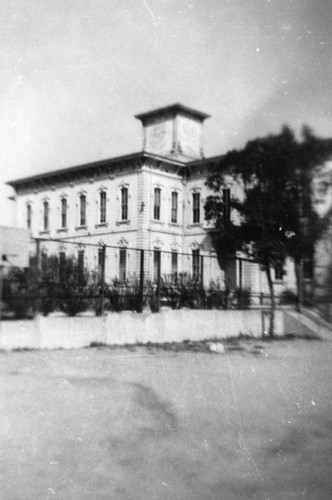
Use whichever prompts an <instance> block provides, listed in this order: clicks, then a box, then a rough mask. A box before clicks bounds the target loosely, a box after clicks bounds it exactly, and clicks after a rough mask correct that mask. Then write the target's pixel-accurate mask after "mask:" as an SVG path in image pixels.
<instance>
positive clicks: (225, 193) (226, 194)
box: [222, 188, 231, 221]
mask: <svg viewBox="0 0 332 500" xmlns="http://www.w3.org/2000/svg"><path fill="white" fill-rule="evenodd" d="M222 201H223V215H224V219H225V220H226V221H229V219H230V215H231V207H230V201H231V190H230V189H229V188H225V189H223V190H222Z"/></svg>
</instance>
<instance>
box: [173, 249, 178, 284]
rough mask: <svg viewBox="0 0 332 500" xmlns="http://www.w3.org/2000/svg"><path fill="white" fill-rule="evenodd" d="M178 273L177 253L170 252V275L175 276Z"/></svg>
mask: <svg viewBox="0 0 332 500" xmlns="http://www.w3.org/2000/svg"><path fill="white" fill-rule="evenodd" d="M177 275H178V253H177V252H174V251H173V252H172V276H173V277H174V278H176V277H177Z"/></svg>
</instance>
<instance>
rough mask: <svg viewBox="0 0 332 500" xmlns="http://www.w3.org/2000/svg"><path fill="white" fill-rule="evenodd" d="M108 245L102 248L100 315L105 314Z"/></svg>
mask: <svg viewBox="0 0 332 500" xmlns="http://www.w3.org/2000/svg"><path fill="white" fill-rule="evenodd" d="M105 261H106V245H103V246H102V258H101V275H100V314H101V316H102V315H103V314H104V285H105Z"/></svg>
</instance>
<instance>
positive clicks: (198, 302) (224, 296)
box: [2, 255, 251, 319]
mask: <svg viewBox="0 0 332 500" xmlns="http://www.w3.org/2000/svg"><path fill="white" fill-rule="evenodd" d="M142 292H143V293H142ZM250 304H251V292H250V290H249V289H242V290H239V289H235V290H231V289H227V288H224V287H223V286H222V284H220V283H219V282H213V281H211V282H210V284H209V286H208V287H204V286H203V284H202V282H201V281H200V280H199V279H194V278H193V277H192V276H190V275H188V274H187V273H180V274H178V275H172V276H169V275H165V276H161V277H160V279H159V280H158V281H157V282H153V281H151V280H145V281H144V283H143V287H142V283H141V281H140V279H138V278H137V277H136V276H133V277H131V278H128V279H127V280H125V281H122V282H121V281H119V280H118V279H113V280H111V281H110V282H104V281H103V279H102V276H101V274H100V271H90V270H88V269H87V268H86V267H84V266H82V265H80V263H79V261H78V260H77V259H76V258H75V257H67V258H66V259H65V260H63V261H60V259H59V257H58V256H57V255H50V256H47V255H43V256H42V259H41V262H40V263H39V266H38V268H37V262H36V260H35V258H33V259H32V261H31V265H30V267H29V268H28V269H25V270H22V269H18V268H14V269H12V270H10V272H9V274H8V275H7V276H6V277H5V279H4V290H3V307H2V309H3V310H2V313H3V317H4V318H11V317H15V318H18V319H23V318H29V317H33V316H34V315H35V313H37V312H38V313H41V314H43V315H44V316H47V315H48V314H50V313H51V312H53V311H56V310H58V311H62V312H64V313H66V314H67V315H68V316H76V315H77V314H79V313H81V312H84V311H87V310H93V311H94V312H95V314H96V315H100V314H101V312H102V311H114V312H120V311H123V310H129V311H141V310H142V309H144V308H147V309H150V310H151V311H152V312H157V311H158V310H159V309H160V305H162V306H168V307H171V308H172V309H180V308H183V307H187V308H190V309H232V308H233V309H234V308H243V309H246V308H248V307H249V306H250Z"/></svg>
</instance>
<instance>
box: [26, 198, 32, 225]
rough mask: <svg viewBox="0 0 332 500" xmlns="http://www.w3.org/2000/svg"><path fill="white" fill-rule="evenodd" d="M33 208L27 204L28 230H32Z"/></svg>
mask: <svg viewBox="0 0 332 500" xmlns="http://www.w3.org/2000/svg"><path fill="white" fill-rule="evenodd" d="M31 217H32V207H31V203H28V204H27V228H28V229H31Z"/></svg>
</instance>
